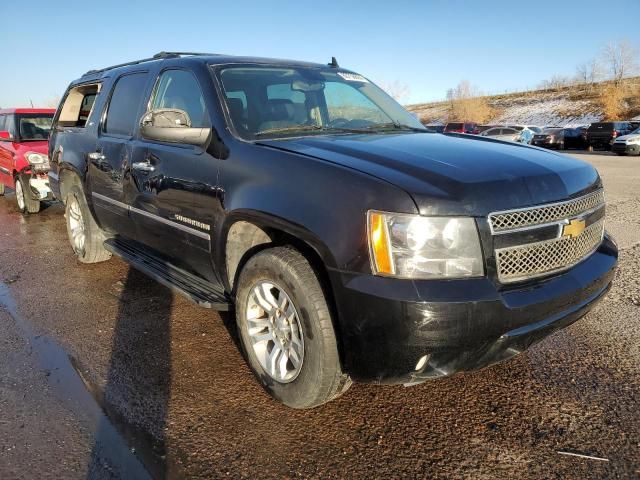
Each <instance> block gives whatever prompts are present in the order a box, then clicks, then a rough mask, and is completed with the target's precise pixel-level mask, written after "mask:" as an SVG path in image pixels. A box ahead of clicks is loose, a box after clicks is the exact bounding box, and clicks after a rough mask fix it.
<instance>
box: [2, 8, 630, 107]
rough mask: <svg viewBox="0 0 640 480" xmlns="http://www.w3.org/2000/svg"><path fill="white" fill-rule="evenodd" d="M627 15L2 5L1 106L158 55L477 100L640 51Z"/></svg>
mask: <svg viewBox="0 0 640 480" xmlns="http://www.w3.org/2000/svg"><path fill="white" fill-rule="evenodd" d="M636 2H637V3H636ZM627 5H628V6H629V7H630V8H629V10H632V8H631V7H633V6H634V5H635V7H638V6H640V1H639V0H632V1H631V2H629V3H628V4H627ZM624 10H626V8H625V7H619V8H617V9H616V10H615V12H614V11H608V9H607V8H606V7H605V3H603V2H602V0H596V1H593V0H581V1H579V2H576V1H558V0H555V1H546V0H540V1H535V2H532V1H520V2H519V1H517V0H515V1H514V0H511V1H491V0H486V1H476V0H473V1H472V0H469V1H463V0H449V1H446V0H421V1H418V0H416V1H409V0H394V1H388V0H387V1H377V0H369V1H368V2H363V1H358V2H356V1H349V0H342V1H333V0H324V1H314V2H304V1H303V2H300V1H296V2H291V1H279V0H271V1H269V0H261V1H243V0H235V1H226V2H219V1H215V0H208V1H195V0H180V1H176V2H168V1H161V0H155V1H147V0H141V1H135V0H103V1H98V2H86V1H77V0H59V1H51V0H30V1H28V2H24V1H18V2H15V1H14V2H8V1H3V2H1V4H0V18H1V19H2V20H3V22H2V24H3V25H2V28H0V45H2V50H3V54H2V57H0V106H2V107H10V106H11V107H13V106H16V107H17V106H29V104H30V102H33V104H34V105H35V106H44V105H45V104H46V103H51V101H52V100H53V99H55V98H59V97H60V96H62V94H63V93H64V90H65V88H66V86H67V85H68V83H69V82H70V81H72V80H74V79H75V78H77V77H79V76H80V75H82V74H83V73H84V72H86V71H87V70H90V69H93V68H99V67H105V66H108V65H113V64H117V63H122V62H124V61H129V60H135V59H139V58H146V57H149V56H152V55H153V54H155V53H157V52H159V51H162V50H165V51H196V52H198V51H202V52H218V53H226V54H237V55H250V56H264V57H276V58H291V59H296V60H305V61H312V62H321V63H326V62H328V61H330V59H331V56H335V57H336V58H337V59H338V62H339V64H340V66H342V67H345V68H349V69H351V70H355V71H357V72H358V73H361V74H363V75H365V76H366V77H368V78H369V79H371V80H372V81H374V82H376V83H379V84H382V85H389V84H393V83H394V82H395V83H397V84H400V85H405V86H406V87H407V89H408V92H409V94H408V95H407V96H406V97H404V98H403V103H418V102H425V101H431V100H439V99H443V98H444V97H445V95H446V92H447V90H448V89H449V88H452V87H454V86H455V85H457V84H458V82H460V81H461V80H465V79H466V80H469V81H470V82H471V83H472V85H474V86H476V87H477V88H479V89H480V90H481V91H483V92H485V93H502V92H505V91H514V90H526V89H528V88H533V87H535V86H536V85H538V84H539V83H540V82H541V81H542V80H544V79H546V78H549V77H551V76H553V75H556V74H558V75H573V74H574V73H575V70H576V66H577V65H578V64H580V63H583V62H586V61H588V60H590V59H591V58H593V57H594V56H597V55H598V54H599V53H600V52H601V51H602V48H603V47H604V45H605V44H606V43H608V42H611V41H621V40H628V41H630V42H631V43H632V44H633V45H634V46H635V47H636V48H638V49H639V50H640V33H639V32H640V31H639V30H638V23H637V15H635V14H634V15H632V14H631V13H630V12H629V14H625V13H624ZM614 19H615V21H614Z"/></svg>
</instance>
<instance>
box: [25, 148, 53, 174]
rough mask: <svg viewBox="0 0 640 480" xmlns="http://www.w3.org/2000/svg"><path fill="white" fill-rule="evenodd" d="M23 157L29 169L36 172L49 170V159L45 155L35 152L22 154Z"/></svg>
mask: <svg viewBox="0 0 640 480" xmlns="http://www.w3.org/2000/svg"><path fill="white" fill-rule="evenodd" d="M24 157H25V158H26V159H27V162H29V165H31V168H32V169H33V170H34V171H36V172H41V171H43V170H48V169H49V157H48V156H47V155H43V154H42V153H36V152H27V153H25V154H24Z"/></svg>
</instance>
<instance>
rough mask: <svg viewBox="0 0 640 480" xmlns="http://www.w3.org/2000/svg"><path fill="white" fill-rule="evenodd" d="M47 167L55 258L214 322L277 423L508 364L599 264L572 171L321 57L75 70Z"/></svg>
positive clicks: (582, 187)
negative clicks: (132, 274)
mask: <svg viewBox="0 0 640 480" xmlns="http://www.w3.org/2000/svg"><path fill="white" fill-rule="evenodd" d="M87 98H89V99H90V100H89V101H87ZM86 104H90V105H91V108H90V111H88V112H87V111H86V110H85V111H84V113H83V109H82V107H81V106H82V105H86ZM49 153H50V158H51V162H52V167H51V171H50V173H49V177H50V180H51V185H52V187H53V189H54V191H55V192H56V195H57V196H58V197H59V198H61V199H63V200H64V202H65V204H66V212H67V215H66V221H67V228H68V232H69V239H70V242H71V245H72V247H73V250H74V251H75V253H76V255H77V258H78V259H79V260H80V261H81V262H87V263H89V262H98V261H102V260H106V259H108V258H109V257H110V256H111V254H115V255H118V256H120V257H121V258H123V259H124V260H126V261H127V262H129V263H131V264H132V265H133V266H134V267H136V268H138V269H139V270H141V271H143V272H145V273H146V274H148V275H150V276H151V277H153V278H154V279H156V280H158V281H159V282H161V283H163V284H165V285H167V286H169V287H170V288H171V289H173V290H174V291H176V292H179V293H182V294H184V295H186V296H187V297H188V298H190V299H192V300H193V301H194V302H196V303H198V304H200V305H202V306H204V307H208V308H214V309H218V310H233V311H234V314H235V319H236V323H237V327H238V332H239V337H240V341H241V344H242V346H243V349H244V352H245V354H246V358H247V362H248V364H249V365H250V366H251V368H252V369H253V371H254V373H255V375H256V377H257V378H258V380H259V381H260V382H261V384H262V385H263V386H264V388H265V389H266V390H267V391H268V392H269V393H270V394H271V395H273V396H274V397H275V398H276V399H278V400H280V401H281V402H283V403H285V404H286V405H289V406H291V407H295V408H308V407H313V406H316V405H319V404H322V403H323V402H326V401H328V400H331V399H332V398H335V397H336V396H338V395H340V394H341V393H342V392H344V391H345V390H346V389H347V388H348V387H349V385H350V384H351V381H352V380H354V381H358V382H375V383H403V384H405V385H410V384H415V383H420V382H423V381H425V380H427V379H431V378H436V377H442V376H447V375H451V374H453V373H455V372H459V371H468V370H474V369H477V368H482V367H485V366H487V365H491V364H493V363H495V362H498V361H501V360H505V359H507V358H510V357H512V356H513V355H515V354H517V353H519V352H522V351H523V350H525V349H526V348H527V347H529V346H530V345H531V344H533V343H535V342H537V341H539V340H541V339H542V338H544V337H546V336H547V335H549V334H550V333H552V332H554V331H555V330H557V329H559V328H562V327H565V326H567V325H569V324H570V323H572V322H574V321H575V320H577V319H578V318H580V317H581V316H582V315H584V314H585V313H586V312H588V311H589V310H590V309H591V308H592V307H593V305H594V304H595V303H596V302H597V301H598V300H599V299H600V298H602V297H603V295H604V294H605V293H606V291H607V290H608V288H609V286H610V284H611V281H612V278H613V272H614V267H615V265H616V261H617V249H616V246H615V244H614V243H613V241H612V240H611V238H610V237H609V236H608V235H607V234H606V233H605V230H604V194H603V189H602V183H601V180H600V177H599V175H598V173H597V172H596V171H595V169H594V168H593V167H591V166H589V165H587V164H586V163H583V162H581V161H578V160H575V159H572V158H570V157H566V156H562V155H558V154H555V153H551V152H546V151H543V150H541V149H537V148H531V147H528V146H525V145H520V144H513V143H506V142H501V141H498V140H493V139H489V138H483V137H473V136H469V135H464V134H455V133H450V134H448V135H438V134H433V133H430V132H429V131H428V130H427V129H425V128H424V127H423V126H422V125H421V124H420V123H419V122H418V121H417V120H416V119H415V118H414V117H413V116H412V115H411V114H410V113H408V112H407V111H405V110H404V109H403V108H402V107H401V106H400V105H399V104H398V103H396V102H395V101H394V100H393V99H391V98H390V97H389V96H388V95H386V94H385V93H384V92H383V91H382V90H381V89H380V88H378V87H377V86H375V85H374V84H373V83H371V82H370V81H369V80H368V79H367V78H365V77H363V76H361V75H359V74H357V73H355V72H352V71H349V70H346V69H343V68H341V67H339V66H338V64H337V62H336V61H335V59H334V60H333V61H332V62H331V63H330V64H328V65H321V64H312V63H305V62H297V61H289V60H272V59H263V58H248V57H232V56H225V55H209V54H190V53H189V54H184V53H166V52H163V53H160V54H158V55H156V56H154V57H152V58H149V59H143V60H139V61H135V62H130V63H128V64H124V65H117V66H115V67H109V68H105V69H100V70H92V71H90V72H88V73H87V74H85V75H84V76H83V77H81V78H79V79H78V80H76V81H74V82H72V83H71V85H70V86H69V88H68V90H67V92H66V94H65V96H64V98H63V101H62V105H61V108H60V109H59V110H58V112H57V115H56V118H55V120H54V127H53V132H52V136H51V142H50V152H49Z"/></svg>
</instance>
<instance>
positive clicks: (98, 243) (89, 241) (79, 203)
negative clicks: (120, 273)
mask: <svg viewBox="0 0 640 480" xmlns="http://www.w3.org/2000/svg"><path fill="white" fill-rule="evenodd" d="M65 204H66V207H65V219H66V223H67V234H68V235H69V242H70V243H71V248H73V252H74V253H75V254H76V257H78V260H80V261H81V262H82V263H97V262H104V261H105V260H109V259H110V258H111V253H110V252H109V251H107V250H106V249H105V248H104V241H105V236H104V234H103V233H102V230H100V227H98V224H97V223H96V221H95V220H94V218H93V215H92V214H91V211H90V210H89V206H88V205H87V201H86V199H85V196H84V192H83V191H82V188H81V187H80V186H79V185H78V184H77V183H74V184H73V185H72V186H71V188H70V189H69V193H68V194H67V197H66V200H65Z"/></svg>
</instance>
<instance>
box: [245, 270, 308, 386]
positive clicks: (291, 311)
mask: <svg viewBox="0 0 640 480" xmlns="http://www.w3.org/2000/svg"><path fill="white" fill-rule="evenodd" d="M246 328H247V333H248V334H249V339H250V342H251V348H252V349H253V352H254V354H255V356H256V358H257V359H258V362H259V363H260V365H261V366H262V368H263V369H264V371H265V372H267V373H268V374H269V376H270V377H271V378H272V379H274V380H276V381H277V382H280V383H289V382H292V381H293V380H295V379H296V377H297V376H298V375H299V374H300V370H301V369H302V362H303V359H304V335H303V332H302V328H301V326H300V319H299V317H298V312H297V310H296V307H295V305H294V304H293V302H292V301H291V298H290V297H289V295H288V294H287V293H286V292H285V291H284V290H283V289H282V288H281V287H279V286H278V285H276V284H274V283H272V282H269V281H261V282H258V283H257V284H256V285H254V286H253V288H252V289H251V290H250V293H249V299H248V301H247V313H246Z"/></svg>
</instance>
